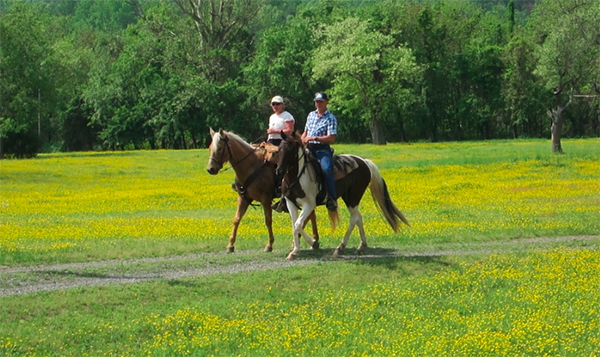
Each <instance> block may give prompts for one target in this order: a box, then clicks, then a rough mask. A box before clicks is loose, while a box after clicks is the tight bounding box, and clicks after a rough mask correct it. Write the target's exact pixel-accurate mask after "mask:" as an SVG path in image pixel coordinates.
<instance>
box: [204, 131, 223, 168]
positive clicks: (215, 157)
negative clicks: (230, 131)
mask: <svg viewBox="0 0 600 357" xmlns="http://www.w3.org/2000/svg"><path fill="white" fill-rule="evenodd" d="M210 134H211V136H212V142H211V144H210V146H209V147H208V149H209V151H210V156H209V157H208V165H206V171H208V173H209V174H211V175H216V174H218V173H219V170H221V168H222V167H223V164H224V163H225V162H223V159H224V158H225V152H224V150H225V147H224V146H223V140H221V133H220V132H218V133H216V132H214V131H213V130H212V129H211V130H210Z"/></svg>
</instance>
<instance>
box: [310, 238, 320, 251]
mask: <svg viewBox="0 0 600 357" xmlns="http://www.w3.org/2000/svg"><path fill="white" fill-rule="evenodd" d="M320 246H321V243H319V241H318V240H316V241H315V242H314V243H313V244H312V249H313V250H318V249H319V247H320Z"/></svg>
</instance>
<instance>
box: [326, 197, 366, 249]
mask: <svg viewBox="0 0 600 357" xmlns="http://www.w3.org/2000/svg"><path fill="white" fill-rule="evenodd" d="M348 211H349V212H350V222H349V223H348V230H347V231H346V234H345V235H344V238H343V239H342V242H341V243H340V245H339V246H338V247H337V248H336V249H335V250H334V251H333V255H334V256H337V255H340V254H344V249H345V248H346V245H347V244H348V239H349V238H350V235H351V234H352V231H353V230H354V226H356V225H357V224H360V226H362V215H361V214H360V212H359V211H358V206H357V207H349V206H348ZM361 239H362V237H361Z"/></svg>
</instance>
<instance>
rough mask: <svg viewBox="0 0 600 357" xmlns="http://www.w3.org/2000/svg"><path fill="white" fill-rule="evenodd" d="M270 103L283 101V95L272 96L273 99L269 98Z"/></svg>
mask: <svg viewBox="0 0 600 357" xmlns="http://www.w3.org/2000/svg"><path fill="white" fill-rule="evenodd" d="M272 103H283V97H282V96H280V95H276V96H274V97H273V99H271V104H272Z"/></svg>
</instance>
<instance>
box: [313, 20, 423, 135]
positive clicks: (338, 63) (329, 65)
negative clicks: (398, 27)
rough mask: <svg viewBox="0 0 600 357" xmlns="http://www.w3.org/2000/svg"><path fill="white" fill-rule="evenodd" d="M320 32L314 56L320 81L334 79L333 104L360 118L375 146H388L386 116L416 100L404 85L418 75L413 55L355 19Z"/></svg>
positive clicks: (341, 22) (388, 37)
mask: <svg viewBox="0 0 600 357" xmlns="http://www.w3.org/2000/svg"><path fill="white" fill-rule="evenodd" d="M321 32H322V34H323V42H322V44H321V46H320V47H319V48H318V49H317V50H316V52H315V55H314V76H315V78H317V79H320V78H326V77H328V76H331V81H332V83H333V88H332V90H331V94H332V103H333V104H334V105H336V106H339V107H340V108H341V109H342V111H344V112H350V111H355V112H356V113H358V115H359V117H360V119H361V120H362V121H363V122H365V123H366V124H368V125H369V128H370V131H371V138H372V141H373V143H374V144H378V145H385V144H386V138H385V123H386V120H385V115H384V113H385V112H386V111H388V110H390V109H391V108H392V107H395V106H396V105H397V104H398V103H409V102H410V101H412V100H413V98H412V97H411V94H410V91H409V90H408V88H407V87H406V86H405V85H404V84H405V82H406V81H408V82H410V81H413V80H414V79H416V77H417V76H418V73H419V70H418V67H417V66H416V64H415V61H414V58H413V55H412V52H411V51H410V50H409V49H407V48H404V47H403V46H396V45H394V39H393V38H392V37H391V36H388V35H383V34H381V33H379V32H377V31H372V30H370V28H369V23H368V22H367V21H361V20H360V19H358V18H356V17H351V18H347V19H345V20H343V21H340V22H337V23H334V24H331V25H329V26H325V27H324V28H323V29H322V31H321Z"/></svg>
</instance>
